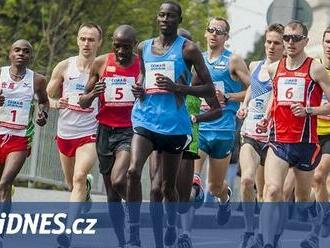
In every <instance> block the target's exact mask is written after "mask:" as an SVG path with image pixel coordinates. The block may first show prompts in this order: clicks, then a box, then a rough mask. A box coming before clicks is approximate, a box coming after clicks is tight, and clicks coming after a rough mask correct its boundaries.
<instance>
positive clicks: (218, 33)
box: [206, 27, 227, 35]
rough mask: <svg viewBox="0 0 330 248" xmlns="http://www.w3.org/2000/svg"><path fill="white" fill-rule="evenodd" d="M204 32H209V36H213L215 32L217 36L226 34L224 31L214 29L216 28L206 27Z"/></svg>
mask: <svg viewBox="0 0 330 248" xmlns="http://www.w3.org/2000/svg"><path fill="white" fill-rule="evenodd" d="M206 31H207V32H209V33H211V34H213V33H214V32H215V34H217V35H225V34H227V32H226V31H223V30H221V29H216V28H209V27H208V28H206Z"/></svg>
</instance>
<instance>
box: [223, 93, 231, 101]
mask: <svg viewBox="0 0 330 248" xmlns="http://www.w3.org/2000/svg"><path fill="white" fill-rule="evenodd" d="M223 97H224V98H225V102H228V101H229V99H230V95H229V93H225V94H223Z"/></svg>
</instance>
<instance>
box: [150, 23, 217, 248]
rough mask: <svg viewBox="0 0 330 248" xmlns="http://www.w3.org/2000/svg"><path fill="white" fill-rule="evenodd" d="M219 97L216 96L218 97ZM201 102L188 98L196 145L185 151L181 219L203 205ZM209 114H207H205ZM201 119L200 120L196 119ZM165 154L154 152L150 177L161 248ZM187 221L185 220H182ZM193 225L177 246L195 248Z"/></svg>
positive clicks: (184, 230) (154, 221)
mask: <svg viewBox="0 0 330 248" xmlns="http://www.w3.org/2000/svg"><path fill="white" fill-rule="evenodd" d="M178 35H180V36H182V37H184V38H186V39H188V40H192V37H191V34H190V32H189V31H188V30H186V29H183V28H179V29H178ZM187 82H188V83H191V78H190V79H188V80H187ZM214 97H216V96H214ZM200 103H201V100H200V99H199V97H196V96H191V95H188V96H187V97H186V106H187V111H188V113H189V115H190V116H191V119H192V120H191V121H192V122H193V130H192V142H191V143H190V145H189V146H188V147H186V149H185V150H184V151H183V154H182V160H181V163H180V166H179V170H178V175H177V182H176V190H177V192H178V199H179V204H178V209H177V212H178V213H179V214H180V216H181V217H183V216H184V215H186V214H188V215H190V212H192V208H191V207H192V206H194V207H196V208H197V207H198V206H201V205H202V203H203V198H204V193H203V189H202V188H201V186H200V185H196V183H195V184H194V185H193V181H192V179H193V175H194V160H195V159H198V158H199V156H198V125H199V123H198V122H199V121H200V119H201V118H200V117H201V116H198V115H199V109H200ZM206 114H207V115H208V117H207V118H202V119H204V121H209V120H214V119H216V118H219V117H220V115H221V112H220V111H219V110H218V109H215V110H212V111H210V112H207V113H206ZM204 115H205V114H204ZM196 116H197V117H196ZM160 161H161V154H160V153H159V152H158V151H154V152H153V153H152V154H151V155H150V157H149V174H150V182H151V187H150V202H157V203H156V204H150V215H151V219H152V225H153V232H154V239H155V245H156V247H157V248H160V247H163V246H164V244H163V222H162V221H160V220H161V219H163V216H164V211H163V205H162V204H161V202H162V201H163V194H162V183H163V175H162V166H160V164H161V163H160ZM181 219H185V218H181ZM190 230H191V225H190V224H189V222H183V223H182V234H181V235H180V236H179V238H178V242H177V246H178V248H180V246H181V247H185V248H189V247H191V245H192V244H191V238H190Z"/></svg>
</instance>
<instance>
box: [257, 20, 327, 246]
mask: <svg viewBox="0 0 330 248" xmlns="http://www.w3.org/2000/svg"><path fill="white" fill-rule="evenodd" d="M307 35H308V30H307V28H306V26H305V25H304V24H302V23H301V22H299V21H292V22H290V23H289V24H288V25H287V26H286V27H285V29H284V35H283V40H284V46H285V49H286V52H287V57H286V58H283V59H282V60H281V61H280V62H277V63H274V64H272V65H270V66H269V69H268V71H269V74H270V76H271V78H272V79H273V88H274V90H273V92H274V93H273V105H272V111H271V121H272V128H271V134H270V148H271V149H268V153H267V158H266V162H265V188H264V193H265V198H264V199H265V201H266V202H279V201H283V184H284V180H285V177H286V175H287V173H288V169H289V167H290V166H292V167H293V173H294V176H295V178H296V187H295V199H296V201H297V202H308V201H310V191H311V184H312V180H313V173H314V171H313V170H314V169H315V167H316V166H317V165H318V163H319V161H320V156H321V154H320V147H319V145H318V138H317V133H316V118H317V115H319V114H329V113H330V105H329V104H327V105H320V103H321V97H322V90H323V91H324V93H325V95H326V97H327V98H328V99H330V81H329V78H328V75H327V72H326V70H325V69H324V67H323V66H322V65H321V64H320V63H318V62H317V61H315V60H313V59H311V58H309V57H307V55H306V54H305V52H304V48H305V46H306V45H307V43H308V38H307ZM301 205H302V204H299V206H301ZM303 206H305V207H308V210H314V211H310V213H311V216H312V217H313V218H317V214H315V212H316V211H315V209H311V206H313V205H312V204H304V205H303ZM286 211H287V209H286V204H274V203H272V204H264V205H263V207H262V210H261V215H260V216H261V218H262V233H263V239H264V240H263V241H264V242H263V243H264V246H263V247H266V248H272V247H276V244H275V242H274V241H275V240H274V235H275V232H276V229H277V227H278V226H279V225H281V224H283V223H279V222H281V221H284V218H283V216H284V215H285V213H286ZM269 223H272V224H271V225H270V224H269Z"/></svg>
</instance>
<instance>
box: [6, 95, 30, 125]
mask: <svg viewBox="0 0 330 248" xmlns="http://www.w3.org/2000/svg"><path fill="white" fill-rule="evenodd" d="M30 108H31V102H30V101H21V100H18V99H5V103H4V105H3V106H2V107H0V126H1V127H6V128H10V129H16V130H22V129H25V128H26V127H27V125H28V123H29V115H30Z"/></svg>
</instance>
